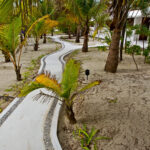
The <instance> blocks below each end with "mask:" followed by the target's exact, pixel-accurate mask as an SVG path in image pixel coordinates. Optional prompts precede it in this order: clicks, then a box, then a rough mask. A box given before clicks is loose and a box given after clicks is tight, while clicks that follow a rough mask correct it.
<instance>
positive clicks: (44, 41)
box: [43, 33, 46, 43]
mask: <svg viewBox="0 0 150 150" xmlns="http://www.w3.org/2000/svg"><path fill="white" fill-rule="evenodd" d="M43 43H46V34H45V33H44V40H43Z"/></svg>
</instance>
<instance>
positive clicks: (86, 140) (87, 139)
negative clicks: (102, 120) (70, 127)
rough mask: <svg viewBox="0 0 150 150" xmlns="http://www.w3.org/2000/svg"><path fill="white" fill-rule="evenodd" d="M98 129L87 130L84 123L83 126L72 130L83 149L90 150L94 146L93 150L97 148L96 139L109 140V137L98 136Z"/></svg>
mask: <svg viewBox="0 0 150 150" xmlns="http://www.w3.org/2000/svg"><path fill="white" fill-rule="evenodd" d="M98 132H99V130H96V129H95V128H92V129H91V130H88V129H87V127H86V125H84V126H83V128H78V127H77V128H76V130H75V131H74V132H73V135H74V137H75V138H76V139H77V140H78V141H79V142H80V144H81V148H82V149H84V150H91V149H92V146H94V150H98V147H97V141H98V140H110V139H111V138H108V137H105V136H100V137H98V135H97V134H98Z"/></svg>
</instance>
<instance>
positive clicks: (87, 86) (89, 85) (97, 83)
mask: <svg viewBox="0 0 150 150" xmlns="http://www.w3.org/2000/svg"><path fill="white" fill-rule="evenodd" d="M100 83H101V81H94V82H92V83H89V84H88V85H86V86H84V87H83V88H82V89H80V90H79V91H78V92H79V93H81V92H84V91H86V90H88V89H90V88H92V87H94V86H96V85H99V84H100Z"/></svg>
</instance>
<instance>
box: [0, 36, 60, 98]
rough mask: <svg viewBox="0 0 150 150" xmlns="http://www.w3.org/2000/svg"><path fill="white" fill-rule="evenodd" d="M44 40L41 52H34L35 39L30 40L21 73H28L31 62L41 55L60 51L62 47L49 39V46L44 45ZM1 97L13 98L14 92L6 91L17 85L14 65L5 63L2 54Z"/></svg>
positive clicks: (0, 55)
mask: <svg viewBox="0 0 150 150" xmlns="http://www.w3.org/2000/svg"><path fill="white" fill-rule="evenodd" d="M42 42H43V39H41V40H40V42H39V43H40V45H39V50H38V51H34V50H33V47H34V39H32V38H30V39H28V44H27V46H26V48H24V49H23V54H22V57H21V64H22V68H21V73H22V74H23V72H25V71H26V68H27V67H29V66H30V63H31V60H33V59H37V58H38V57H39V56H41V55H46V54H48V53H51V52H54V51H56V50H58V49H59V48H60V47H61V45H60V44H58V43H54V42H52V41H51V40H50V39H48V42H47V44H43V43H42ZM0 79H1V80H0V95H1V96H2V95H4V94H9V95H10V96H13V94H14V93H13V92H9V93H8V92H6V91H5V90H6V89H8V88H10V86H11V85H13V84H15V83H17V81H16V74H15V71H14V68H13V64H12V63H11V62H10V63H5V62H4V57H3V55H2V54H1V53H0Z"/></svg>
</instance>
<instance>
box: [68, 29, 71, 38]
mask: <svg viewBox="0 0 150 150" xmlns="http://www.w3.org/2000/svg"><path fill="white" fill-rule="evenodd" d="M68 38H69V39H71V32H70V27H68Z"/></svg>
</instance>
